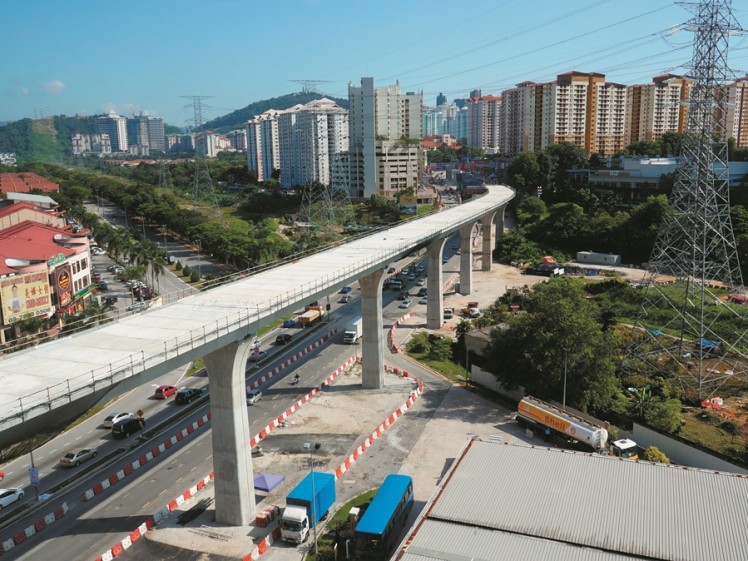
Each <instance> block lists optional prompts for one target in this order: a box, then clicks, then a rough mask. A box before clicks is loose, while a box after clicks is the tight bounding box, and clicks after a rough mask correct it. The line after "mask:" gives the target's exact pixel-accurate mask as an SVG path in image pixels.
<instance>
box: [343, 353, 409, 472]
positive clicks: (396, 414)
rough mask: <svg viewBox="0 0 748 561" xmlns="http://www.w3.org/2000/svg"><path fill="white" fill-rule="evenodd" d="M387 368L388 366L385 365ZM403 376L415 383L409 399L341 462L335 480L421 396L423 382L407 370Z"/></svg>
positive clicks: (395, 370)
mask: <svg viewBox="0 0 748 561" xmlns="http://www.w3.org/2000/svg"><path fill="white" fill-rule="evenodd" d="M385 370H387V367H386V366H385ZM392 372H394V373H395V374H399V373H400V371H399V370H398V369H397V368H392ZM402 376H403V377H404V378H409V379H410V380H411V382H412V383H413V384H414V386H415V387H414V388H413V389H412V390H411V392H410V396H409V397H408V399H407V400H406V401H405V403H403V404H402V405H401V406H400V407H399V408H397V409H395V411H393V412H392V413H390V415H389V416H388V417H387V419H385V420H384V422H382V423H381V424H380V425H379V426H378V427H377V428H376V429H375V430H374V432H372V433H371V434H370V435H369V436H368V437H367V438H366V440H364V441H363V442H362V443H361V444H360V445H359V446H358V448H356V449H355V450H354V451H353V452H352V453H351V455H350V456H348V457H347V458H346V460H345V461H344V462H343V463H342V464H340V466H339V467H338V468H337V469H336V470H335V480H336V481H337V480H338V479H340V477H341V476H342V475H343V474H344V473H345V472H346V471H348V470H349V469H351V466H352V465H353V463H354V462H355V461H356V460H358V459H359V458H360V457H361V456H362V455H363V454H364V453H365V452H366V450H367V449H368V448H369V446H371V445H372V444H374V441H375V440H376V439H377V438H379V437H380V436H382V433H384V431H386V430H387V429H388V428H390V426H392V425H393V424H394V423H395V421H397V420H398V419H399V418H400V417H402V416H403V415H404V414H405V413H406V412H407V411H408V409H410V408H411V407H412V406H413V404H414V403H415V402H416V400H418V398H419V396H420V395H421V394H422V393H423V382H422V381H421V380H417V379H415V378H411V377H410V375H409V373H408V372H407V371H402Z"/></svg>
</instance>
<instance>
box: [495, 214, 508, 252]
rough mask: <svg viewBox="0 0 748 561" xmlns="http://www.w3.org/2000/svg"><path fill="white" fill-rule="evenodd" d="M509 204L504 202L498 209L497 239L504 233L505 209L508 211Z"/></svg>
mask: <svg viewBox="0 0 748 561" xmlns="http://www.w3.org/2000/svg"><path fill="white" fill-rule="evenodd" d="M507 204H508V203H504V204H503V205H501V206H500V207H499V208H498V209H497V210H496V239H499V238H500V237H501V236H503V235H504V211H506V205H507ZM494 247H495V246H494Z"/></svg>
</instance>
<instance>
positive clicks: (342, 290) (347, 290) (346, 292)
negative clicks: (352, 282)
mask: <svg viewBox="0 0 748 561" xmlns="http://www.w3.org/2000/svg"><path fill="white" fill-rule="evenodd" d="M351 290H352V289H351V287H350V286H344V287H343V288H341V289H340V294H348V293H349V292H350V291H351Z"/></svg>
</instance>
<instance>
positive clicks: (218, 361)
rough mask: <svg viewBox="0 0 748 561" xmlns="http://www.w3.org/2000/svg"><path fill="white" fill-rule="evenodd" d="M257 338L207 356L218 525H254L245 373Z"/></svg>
mask: <svg viewBox="0 0 748 561" xmlns="http://www.w3.org/2000/svg"><path fill="white" fill-rule="evenodd" d="M253 340H254V337H252V338H249V339H247V340H245V341H241V342H236V343H231V344H230V345H227V346H225V347H223V348H222V349H219V350H217V351H214V352H212V353H210V354H207V355H205V357H204V360H205V367H206V368H207V370H208V380H209V381H210V410H211V415H212V417H211V427H212V429H211V430H212V433H213V470H214V472H215V476H216V477H215V501H216V521H217V522H222V523H224V524H230V525H232V526H247V525H249V523H250V522H252V520H253V517H254V514H255V511H256V509H257V504H256V503H255V490H254V474H253V470H252V454H251V450H250V448H249V439H250V438H251V436H252V435H251V434H250V432H249V420H248V419H247V396H246V388H245V378H244V376H245V371H246V366H247V359H248V358H249V353H250V351H251V349H252V341H253Z"/></svg>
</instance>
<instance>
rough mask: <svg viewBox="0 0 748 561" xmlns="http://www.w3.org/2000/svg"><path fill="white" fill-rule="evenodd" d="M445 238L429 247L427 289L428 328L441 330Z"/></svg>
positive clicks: (442, 320) (442, 319) (435, 241)
mask: <svg viewBox="0 0 748 561" xmlns="http://www.w3.org/2000/svg"><path fill="white" fill-rule="evenodd" d="M446 241H447V240H446V239H445V238H441V239H438V240H434V241H432V242H431V243H430V244H429V247H428V272H429V274H428V277H427V278H426V289H427V292H428V295H427V296H426V298H427V299H428V304H427V305H426V327H428V328H429V329H439V328H440V327H441V326H442V323H443V322H444V300H443V298H442V282H444V281H443V280H442V250H443V249H444V244H445V243H446Z"/></svg>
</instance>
